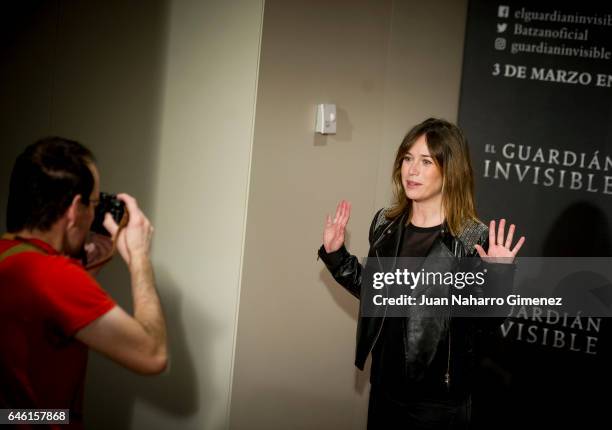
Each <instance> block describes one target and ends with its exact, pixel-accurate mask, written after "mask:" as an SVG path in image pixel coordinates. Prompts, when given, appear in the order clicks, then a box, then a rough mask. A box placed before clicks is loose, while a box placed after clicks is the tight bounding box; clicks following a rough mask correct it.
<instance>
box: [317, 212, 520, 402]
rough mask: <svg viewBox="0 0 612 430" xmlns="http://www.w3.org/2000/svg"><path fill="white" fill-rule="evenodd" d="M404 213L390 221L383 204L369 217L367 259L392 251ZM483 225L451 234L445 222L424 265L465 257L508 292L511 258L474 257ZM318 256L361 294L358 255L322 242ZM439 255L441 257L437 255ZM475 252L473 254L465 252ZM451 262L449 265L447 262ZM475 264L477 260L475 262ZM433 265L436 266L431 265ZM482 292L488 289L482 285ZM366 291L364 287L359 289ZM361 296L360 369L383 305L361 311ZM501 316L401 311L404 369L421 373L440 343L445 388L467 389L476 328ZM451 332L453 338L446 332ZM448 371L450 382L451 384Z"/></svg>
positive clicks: (500, 292)
mask: <svg viewBox="0 0 612 430" xmlns="http://www.w3.org/2000/svg"><path fill="white" fill-rule="evenodd" d="M406 221H407V214H404V215H402V216H400V217H397V218H396V219H394V220H392V221H389V220H387V219H386V217H385V216H384V209H381V210H380V211H378V213H377V214H376V215H375V216H374V219H373V220H372V224H371V226H370V232H369V241H370V250H369V252H368V261H376V260H377V259H382V258H384V257H397V256H398V254H399V251H400V246H401V240H402V236H403V233H404V229H405V226H406ZM488 239H489V232H488V228H487V227H486V226H485V225H484V224H482V223H479V222H475V221H470V222H468V223H466V225H465V226H464V228H463V231H462V232H461V233H460V234H458V235H457V237H455V236H453V235H452V234H450V232H448V230H447V229H446V228H443V229H442V232H441V234H440V235H439V237H438V238H437V239H436V240H435V242H434V244H433V246H432V248H431V250H430V251H429V253H428V255H427V257H426V258H425V263H424V265H428V264H429V266H428V270H435V271H440V272H447V271H451V270H457V268H458V267H460V265H461V264H462V262H469V265H470V270H482V269H483V267H477V266H480V265H482V266H484V267H486V271H487V282H486V285H487V286H490V285H491V286H494V287H493V288H495V289H496V291H495V295H496V296H500V297H501V296H504V295H507V294H509V293H510V291H511V289H512V284H513V280H514V269H515V267H514V264H490V263H485V262H483V261H482V260H481V259H480V258H478V257H477V256H478V254H477V252H476V250H475V249H474V245H475V244H479V245H481V246H482V247H483V248H484V249H485V250H486V249H487V248H488ZM318 253H319V257H320V258H321V259H322V260H323V262H324V263H325V265H326V266H327V268H328V270H329V271H330V273H331V274H332V276H333V277H334V279H335V280H336V281H337V282H338V283H339V284H340V285H342V286H343V287H344V288H346V289H347V290H348V291H349V292H350V293H351V294H352V295H354V296H355V297H357V298H358V299H363V298H365V297H362V291H361V284H362V273H363V271H364V268H363V267H362V265H361V263H360V262H359V260H358V258H357V257H356V256H354V255H351V254H350V253H349V252H348V251H347V250H346V248H345V247H344V246H342V248H340V249H339V250H338V251H336V252H332V253H329V254H328V253H327V252H325V249H324V248H323V247H321V248H320V249H319V252H318ZM439 257H444V258H439ZM465 257H474V258H465ZM448 264H454V265H455V266H454V269H453V267H452V266H446V265H448ZM474 264H476V265H477V266H475V265H474ZM432 265H436V266H432ZM487 293H488V294H487V295H489V296H490V295H491V292H490V291H487ZM365 294H367V292H365V291H364V295H365ZM363 304H364V300H361V306H360V315H359V321H358V325H357V346H356V351H355V365H356V366H357V367H358V368H359V369H361V370H363V368H364V365H365V362H366V359H367V357H368V355H369V354H370V352H371V351H372V349H373V348H374V345H375V343H376V341H377V339H378V337H379V336H380V333H381V331H382V325H383V321H384V319H385V315H386V310H385V308H384V307H382V306H381V307H380V309H381V310H380V312H381V315H378V316H373V317H370V316H369V317H364V316H363V313H364V312H363ZM413 308H414V309H415V312H421V313H423V312H426V310H425V309H424V307H411V309H413ZM503 321H504V318H493V317H487V318H458V317H455V318H448V319H446V320H444V318H443V317H439V316H437V317H430V316H428V315H423V314H415V313H414V312H412V313H409V314H408V315H407V316H406V324H405V332H404V336H405V339H404V342H403V344H404V348H405V350H404V355H405V357H406V374H407V375H409V376H410V377H412V378H414V379H415V380H419V379H420V378H422V377H423V375H424V372H425V370H426V369H427V366H428V365H429V363H431V361H432V359H433V356H434V355H435V354H436V353H437V351H438V348H444V353H445V354H447V358H448V368H447V371H446V375H445V379H446V380H445V381H444V382H445V383H446V385H447V387H448V388H449V389H452V390H453V391H454V392H456V393H459V394H462V393H468V392H469V390H470V380H471V379H472V378H471V376H472V370H473V367H474V340H475V336H476V334H477V333H478V332H479V331H481V330H483V329H486V330H495V329H497V328H498V327H499V325H501V323H502V322H503ZM451 334H452V338H451ZM451 375H452V378H453V383H452V384H451V381H450V379H451Z"/></svg>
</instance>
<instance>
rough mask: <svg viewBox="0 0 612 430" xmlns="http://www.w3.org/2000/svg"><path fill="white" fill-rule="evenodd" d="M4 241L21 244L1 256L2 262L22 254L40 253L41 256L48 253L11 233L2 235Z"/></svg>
mask: <svg viewBox="0 0 612 430" xmlns="http://www.w3.org/2000/svg"><path fill="white" fill-rule="evenodd" d="M2 239H5V240H18V241H19V243H18V244H17V245H14V246H11V247H10V248H9V249H7V250H6V251H4V252H3V253H1V254H0V262H1V261H2V260H4V259H6V258H8V257H10V256H11V255H15V254H19V253H21V252H38V253H39V254H46V252H45V251H44V250H43V249H41V248H39V247H38V246H36V245H34V244H33V243H31V242H29V241H28V240H27V239H23V238H20V237H18V236H16V235H14V234H11V233H5V234H3V235H2Z"/></svg>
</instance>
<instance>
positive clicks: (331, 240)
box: [323, 200, 351, 254]
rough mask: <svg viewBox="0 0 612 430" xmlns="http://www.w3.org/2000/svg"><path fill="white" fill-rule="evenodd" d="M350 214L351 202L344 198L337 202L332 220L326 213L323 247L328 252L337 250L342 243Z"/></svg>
mask: <svg viewBox="0 0 612 430" xmlns="http://www.w3.org/2000/svg"><path fill="white" fill-rule="evenodd" d="M350 216H351V204H350V203H349V202H347V201H346V200H342V201H341V202H340V203H338V207H337V208H336V215H335V216H334V219H333V220H332V218H331V216H329V215H327V220H326V221H325V230H323V247H324V248H325V252H327V253H328V254H329V253H330V252H335V251H337V250H339V249H340V248H341V247H342V245H343V244H344V231H345V229H346V224H348V221H349V218H350Z"/></svg>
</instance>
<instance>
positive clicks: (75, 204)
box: [66, 194, 83, 228]
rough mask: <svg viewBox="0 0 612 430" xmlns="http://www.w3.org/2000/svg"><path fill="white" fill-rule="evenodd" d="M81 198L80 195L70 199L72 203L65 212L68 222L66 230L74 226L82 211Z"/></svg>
mask: <svg viewBox="0 0 612 430" xmlns="http://www.w3.org/2000/svg"><path fill="white" fill-rule="evenodd" d="M82 205H83V198H82V197H81V195H80V194H77V195H76V196H74V198H73V199H72V203H70V206H68V209H67V210H66V219H67V220H68V228H70V227H72V226H74V225H75V224H76V222H77V219H78V216H79V213H80V211H81V210H82V207H81V206H82Z"/></svg>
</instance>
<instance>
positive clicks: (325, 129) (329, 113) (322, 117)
mask: <svg viewBox="0 0 612 430" xmlns="http://www.w3.org/2000/svg"><path fill="white" fill-rule="evenodd" d="M315 131H316V132H317V133H321V134H336V105H334V104H327V103H325V104H319V105H317V123H316V125H315Z"/></svg>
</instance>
